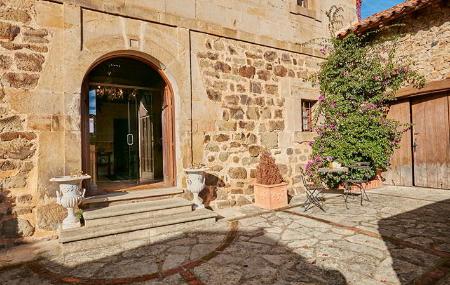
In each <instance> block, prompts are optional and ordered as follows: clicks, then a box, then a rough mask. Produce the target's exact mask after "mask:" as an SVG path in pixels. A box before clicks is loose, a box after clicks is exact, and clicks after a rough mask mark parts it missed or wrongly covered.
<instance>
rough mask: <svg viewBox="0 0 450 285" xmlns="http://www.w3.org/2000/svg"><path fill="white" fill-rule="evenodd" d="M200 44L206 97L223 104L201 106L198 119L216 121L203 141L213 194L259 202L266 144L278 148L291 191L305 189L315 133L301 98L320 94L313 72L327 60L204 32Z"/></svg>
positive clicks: (221, 201)
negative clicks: (303, 173)
mask: <svg viewBox="0 0 450 285" xmlns="http://www.w3.org/2000/svg"><path fill="white" fill-rule="evenodd" d="M195 44H197V45H198V51H197V52H196V53H194V55H195V59H196V60H197V63H198V65H199V73H200V74H201V78H202V84H203V86H204V89H205V90H204V94H203V96H204V97H205V98H207V100H209V103H207V104H211V102H213V103H214V105H215V108H218V112H217V111H216V112H214V111H212V110H213V108H210V107H206V105H204V108H205V109H206V112H209V113H213V114H214V115H212V116H211V115H208V114H205V113H204V112H201V111H200V112H201V113H200V114H199V113H194V121H195V120H201V119H202V118H203V119H205V118H206V119H207V118H208V117H210V116H211V122H213V126H211V127H210V128H209V129H206V130H205V132H204V137H203V142H202V143H203V144H202V148H203V149H204V152H203V159H202V160H203V163H205V164H206V165H207V166H208V167H209V168H210V170H211V171H210V175H209V179H208V181H207V184H208V185H209V186H210V187H209V191H210V193H209V195H207V196H208V198H207V200H214V201H213V202H212V205H213V206H216V207H219V208H222V207H230V206H234V205H243V204H248V203H251V202H252V200H253V181H254V178H255V169H256V165H257V163H258V162H259V154H260V153H261V151H262V150H263V149H267V150H269V151H270V152H271V153H272V154H273V155H274V157H275V159H276V161H277V163H278V165H279V168H280V170H281V172H282V175H283V176H284V178H285V180H286V182H288V183H289V189H290V191H291V192H296V191H299V190H300V189H301V177H300V176H299V174H300V167H302V166H304V164H305V163H306V161H307V159H308V155H309V152H310V149H309V146H308V145H307V143H306V144H305V143H301V142H302V141H304V140H308V139H311V138H312V136H313V134H312V133H303V132H301V127H300V126H301V111H300V102H301V99H302V98H303V99H306V98H308V99H311V98H313V99H316V98H317V94H318V91H317V90H316V89H314V88H311V86H310V83H308V82H307V78H308V76H310V75H311V74H312V73H313V72H315V71H317V70H318V68H319V63H320V61H321V59H320V58H315V57H311V56H305V55H302V54H296V53H292V52H287V51H282V50H276V49H271V48H265V47H261V46H259V45H255V44H249V43H243V42H239V41H235V40H227V39H223V38H217V37H208V36H202V35H199V36H198V37H196V41H195ZM199 92H200V91H199ZM308 94H309V96H308ZM194 104H195V103H194ZM199 104H201V103H199ZM291 107H293V108H291ZM214 116H217V117H216V118H214ZM207 124H208V122H207V121H205V125H207Z"/></svg>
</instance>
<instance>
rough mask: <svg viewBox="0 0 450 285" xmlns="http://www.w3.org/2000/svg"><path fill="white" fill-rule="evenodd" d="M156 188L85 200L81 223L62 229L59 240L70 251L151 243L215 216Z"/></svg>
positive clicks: (209, 222)
mask: <svg viewBox="0 0 450 285" xmlns="http://www.w3.org/2000/svg"><path fill="white" fill-rule="evenodd" d="M158 191H159V190H148V191H136V192H130V193H121V194H120V195H117V193H113V194H109V195H103V196H95V197H92V198H88V199H86V201H85V202H84V204H83V205H82V208H85V210H83V211H84V212H83V218H84V222H85V225H84V226H83V227H81V228H77V229H67V230H62V231H61V232H60V235H59V241H60V243H62V245H63V248H64V249H66V250H69V251H70V249H71V248H72V249H74V250H77V249H79V248H83V249H88V248H96V247H99V246H100V247H102V246H108V245H117V244H120V243H123V242H128V241H133V240H140V241H144V242H145V241H147V242H152V241H156V240H158V238H160V237H161V236H163V235H165V234H169V233H170V234H173V233H176V232H180V231H183V230H186V229H192V228H195V227H203V226H205V225H210V224H213V223H215V221H216V219H217V217H218V215H217V214H216V213H214V212H213V211H210V210H207V209H198V210H195V211H193V210H192V205H193V204H192V202H191V201H188V200H186V199H184V198H181V197H174V196H170V194H168V192H167V190H164V191H165V192H164V191H163V192H158ZM160 194H164V195H160ZM171 194H173V193H171ZM155 197H157V199H154V198H155ZM161 197H163V198H161ZM86 208H87V209H86Z"/></svg>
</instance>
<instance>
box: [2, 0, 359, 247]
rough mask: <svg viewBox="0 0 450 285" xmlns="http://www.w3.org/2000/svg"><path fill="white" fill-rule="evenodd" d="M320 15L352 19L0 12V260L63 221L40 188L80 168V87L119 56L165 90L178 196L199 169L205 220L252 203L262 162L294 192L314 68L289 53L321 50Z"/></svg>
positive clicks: (158, 6)
mask: <svg viewBox="0 0 450 285" xmlns="http://www.w3.org/2000/svg"><path fill="white" fill-rule="evenodd" d="M138 2H139V3H138ZM144 2H145V3H144ZM319 2H320V3H319ZM99 3H100V4H99ZM332 5H338V6H342V7H343V8H344V14H343V17H344V22H345V23H347V24H349V23H351V22H352V21H353V20H354V19H355V18H356V12H355V5H354V1H353V0H324V1H314V5H312V6H310V9H309V8H308V9H301V8H299V7H297V6H298V5H297V1H295V0H288V1H286V0H270V1H269V0H264V1H252V0H230V1H205V0H193V1H185V0H161V1H125V2H124V1H122V0H109V1H70V0H61V1H50V0H0V178H1V179H0V187H1V194H0V231H1V233H2V235H1V237H0V246H3V245H5V244H6V243H8V242H17V241H18V240H17V239H16V238H17V237H20V238H23V237H31V239H33V238H34V237H42V236H49V235H53V234H54V230H55V229H56V228H57V225H58V223H59V222H60V221H61V219H62V217H63V216H64V212H65V211H64V209H63V208H61V207H60V206H58V205H56V203H55V190H56V187H57V186H56V185H52V184H51V183H50V182H49V179H50V178H51V177H54V176H57V175H64V174H70V173H74V172H78V171H80V170H82V169H83V163H84V162H85V161H83V158H82V157H83V155H82V145H83V136H82V129H83V124H82V122H83V120H82V119H86V118H82V114H81V109H82V106H83V102H82V100H81V98H82V97H83V96H84V95H83V94H84V93H83V92H85V90H84V89H83V86H84V85H83V83H85V81H84V79H85V76H86V74H88V72H89V70H91V68H92V67H94V66H95V65H96V64H97V63H98V62H100V61H101V60H102V59H104V58H105V57H107V56H111V55H114V56H116V55H118V54H119V53H120V56H133V57H135V58H137V59H141V60H142V61H145V62H152V63H154V64H155V66H156V67H157V68H160V70H159V71H160V72H161V73H162V74H164V75H165V77H167V81H168V83H169V85H170V86H171V87H172V89H173V90H172V91H173V104H174V111H175V112H174V118H173V121H174V134H175V139H174V145H175V147H174V148H175V151H174V152H175V153H174V160H175V161H174V164H175V167H176V183H175V184H176V186H177V187H179V188H185V186H186V185H185V183H184V182H185V175H184V171H183V170H184V168H187V167H189V164H190V163H191V162H194V163H205V164H207V166H208V167H209V169H210V171H209V175H208V177H207V185H208V190H209V191H208V192H207V193H206V196H207V197H206V198H207V202H208V203H209V204H210V205H211V206H213V207H220V208H222V207H231V206H236V205H244V204H249V203H252V201H253V188H252V183H253V179H254V176H255V167H256V163H257V162H258V157H259V154H260V153H261V151H262V150H263V149H268V150H270V151H271V152H272V154H273V155H274V156H275V158H276V161H277V163H279V166H280V169H281V170H282V174H283V176H284V177H285V178H286V180H287V182H289V188H290V191H291V193H292V192H295V191H298V190H301V184H300V179H299V176H298V175H299V168H300V167H301V165H302V164H304V163H305V161H306V160H307V157H308V155H309V146H308V145H307V143H306V142H307V141H309V140H311V139H312V138H313V136H314V134H312V133H309V132H301V112H300V108H301V100H303V99H309V100H315V99H317V97H318V91H317V88H314V87H312V86H311V84H310V83H309V82H307V80H306V79H307V78H308V76H309V75H311V74H312V73H313V72H314V71H316V70H317V69H318V65H319V63H320V62H321V60H322V55H321V53H320V52H319V51H318V50H316V49H313V48H311V47H309V46H303V45H300V44H299V43H302V42H307V41H309V40H311V39H313V38H319V37H326V36H328V33H327V28H326V27H327V24H328V22H327V19H326V16H325V11H327V10H328V9H329V7H331V6H332ZM181 7H182V8H181ZM84 168H86V167H84Z"/></svg>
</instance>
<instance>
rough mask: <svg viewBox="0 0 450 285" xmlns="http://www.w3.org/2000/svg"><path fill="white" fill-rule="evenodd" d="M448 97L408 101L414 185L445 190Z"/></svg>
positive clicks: (449, 146)
mask: <svg viewBox="0 0 450 285" xmlns="http://www.w3.org/2000/svg"><path fill="white" fill-rule="evenodd" d="M448 101H449V99H448V95H447V94H444V95H434V96H427V97H424V98H420V99H415V100H413V101H412V102H411V111H412V122H413V132H412V133H413V154H414V185H415V186H422V187H431V188H443V189H448V188H449V186H450V182H449V173H448V172H449V165H450V128H449V103H448Z"/></svg>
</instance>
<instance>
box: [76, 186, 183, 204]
mask: <svg viewBox="0 0 450 285" xmlns="http://www.w3.org/2000/svg"><path fill="white" fill-rule="evenodd" d="M181 194H183V190H182V189H179V188H177V187H169V188H158V189H148V190H144V189H143V190H131V191H121V192H114V193H108V194H104V195H96V196H91V197H87V198H86V199H84V200H83V201H82V202H81V206H80V207H81V208H83V209H89V208H99V207H106V206H112V205H120V204H127V203H130V202H143V201H155V200H161V199H165V198H172V197H174V196H177V195H181Z"/></svg>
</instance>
